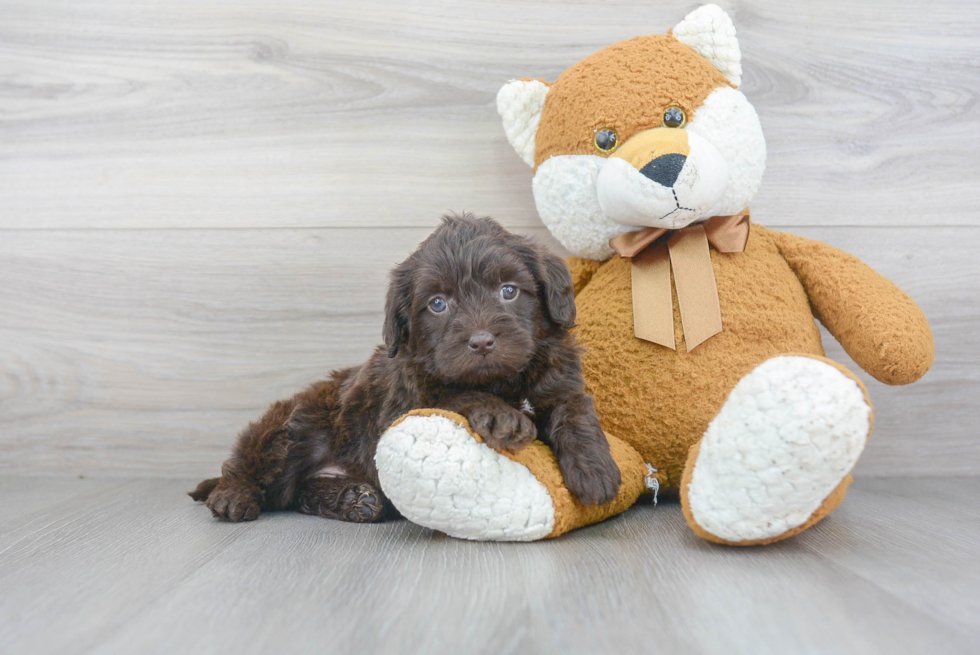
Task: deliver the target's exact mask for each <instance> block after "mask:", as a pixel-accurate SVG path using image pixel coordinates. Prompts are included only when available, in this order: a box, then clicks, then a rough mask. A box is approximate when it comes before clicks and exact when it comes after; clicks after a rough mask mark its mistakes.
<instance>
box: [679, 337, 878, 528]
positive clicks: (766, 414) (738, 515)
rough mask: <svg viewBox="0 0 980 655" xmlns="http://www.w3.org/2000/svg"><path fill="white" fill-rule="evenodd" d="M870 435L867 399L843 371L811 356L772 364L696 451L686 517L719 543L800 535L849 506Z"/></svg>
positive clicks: (684, 498) (735, 394) (685, 485)
mask: <svg viewBox="0 0 980 655" xmlns="http://www.w3.org/2000/svg"><path fill="white" fill-rule="evenodd" d="M870 432H871V403H870V401H869V400H868V397H867V392H866V390H865V388H864V385H863V384H861V382H860V380H858V379H857V378H856V377H854V376H853V375H852V374H851V373H850V372H849V371H847V370H846V369H845V368H844V367H842V366H840V365H838V364H835V363H833V362H831V361H829V360H826V359H823V358H817V357H811V356H806V355H799V356H797V355H786V356H780V357H774V358H772V359H769V360H767V361H766V362H764V363H763V364H761V365H760V366H758V367H757V368H755V369H754V370H753V371H752V372H751V373H749V374H748V375H746V376H745V377H744V378H742V379H741V380H740V381H739V383H738V384H737V385H736V386H735V388H734V389H733V390H732V392H731V394H730V395H729V397H728V400H727V401H726V402H725V405H724V406H723V407H722V409H721V411H720V412H719V413H718V416H717V417H716V418H715V419H714V420H713V421H712V422H711V424H710V425H709V426H708V429H707V430H706V431H705V434H704V437H703V438H702V439H701V442H700V443H699V444H698V445H696V446H695V447H694V448H692V449H691V453H690V455H689V457H688V460H687V466H686V467H685V470H684V477H683V480H682V481H681V502H682V506H683V509H684V515H685V517H686V518H687V521H688V523H689V524H690V526H691V527H692V528H693V529H694V531H695V532H696V533H697V534H698V535H700V536H701V537H703V538H705V539H707V540H709V541H714V542H717V543H725V544H732V545H755V544H763V543H771V542H774V541H779V540H780V539H785V538H786V537H790V536H792V535H794V534H797V533H798V532H801V531H802V530H805V529H806V528H808V527H810V526H811V525H813V524H814V523H816V522H817V521H819V520H820V519H822V518H823V517H824V516H826V515H827V514H829V513H830V512H831V511H832V510H833V509H834V508H836V506H837V505H838V504H839V503H840V502H841V500H843V497H844V492H845V491H846V488H847V484H848V483H849V482H850V475H849V473H850V471H851V469H853V468H854V465H855V464H856V463H857V460H858V457H859V456H860V455H861V452H862V450H864V444H865V442H866V441H867V438H868V435H869V433H870Z"/></svg>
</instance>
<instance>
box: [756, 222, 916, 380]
mask: <svg viewBox="0 0 980 655" xmlns="http://www.w3.org/2000/svg"><path fill="white" fill-rule="evenodd" d="M771 234H772V235H773V237H774V238H775V241H776V245H777V247H778V248H779V251H780V253H781V254H782V256H783V258H784V259H785V260H786V261H787V262H788V263H789V265H790V268H792V269H793V271H794V272H795V273H796V275H797V277H798V278H799V279H800V282H802V283H803V288H804V289H805V290H806V292H807V295H808V296H809V298H810V304H811V306H812V307H813V313H814V315H816V317H817V318H818V319H820V322H821V323H823V324H824V326H825V327H826V328H827V329H828V330H829V331H830V333H831V334H833V335H834V337H835V338H836V339H837V340H838V341H839V342H840V344H841V345H842V346H843V347H844V350H845V351H847V354H848V355H850V356H851V359H853V360H854V361H855V362H856V363H857V364H858V366H860V367H861V368H863V369H864V370H865V371H867V372H868V373H869V374H871V375H872V376H874V378H875V379H877V380H879V381H881V382H884V383H886V384H909V383H912V382H915V381H916V380H918V379H919V378H921V377H922V376H923V375H925V373H926V371H928V370H929V367H930V366H931V365H932V361H933V357H934V354H935V352H934V347H933V341H932V330H930V329H929V322H928V321H927V320H926V317H925V314H923V313H922V310H921V309H919V306H918V305H916V304H915V301H913V300H912V299H911V298H909V297H908V296H907V295H906V294H905V293H904V292H903V291H902V290H901V289H899V288H898V287H897V286H895V284H894V283H893V282H891V281H890V280H889V279H887V278H886V277H884V276H883V275H881V274H879V273H877V272H876V271H874V270H873V269H872V268H871V267H870V266H868V265H867V264H865V263H864V262H862V261H861V260H860V259H858V258H857V257H854V256H853V255H849V254H848V253H846V252H844V251H842V250H838V249H837V248H834V247H832V246H829V245H827V244H825V243H822V242H820V241H813V240H811V239H804V238H803V237H798V236H796V235H793V234H786V233H785V232H771Z"/></svg>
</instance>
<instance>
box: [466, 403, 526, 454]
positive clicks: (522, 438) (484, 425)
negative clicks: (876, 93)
mask: <svg viewBox="0 0 980 655" xmlns="http://www.w3.org/2000/svg"><path fill="white" fill-rule="evenodd" d="M466 418H467V419H468V420H469V422H470V427H472V428H473V430H475V431H476V433H477V434H478V435H480V436H481V437H483V441H485V442H486V444H487V445H488V446H490V447H491V448H503V449H506V450H520V449H521V448H523V447H524V446H526V445H527V444H529V443H531V442H532V441H534V439H535V437H537V436H538V430H537V428H535V427H534V422H533V421H531V419H529V418H528V417H527V416H526V415H525V414H524V413H523V412H520V411H518V410H516V409H514V408H513V407H511V406H510V405H506V404H504V403H503V402H496V403H481V404H479V405H477V406H476V407H474V408H473V409H471V410H470V411H469V415H468V416H467V417H466Z"/></svg>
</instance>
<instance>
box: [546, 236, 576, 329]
mask: <svg viewBox="0 0 980 655" xmlns="http://www.w3.org/2000/svg"><path fill="white" fill-rule="evenodd" d="M537 269H538V272H537V278H538V285H539V286H540V287H541V297H542V298H543V299H544V304H545V308H547V310H548V316H550V317H551V320H552V321H553V322H555V323H556V324H558V325H560V326H562V327H563V328H565V329H569V328H571V327H572V326H573V325H575V287H574V285H573V284H572V275H571V273H569V272H568V267H567V266H565V261H564V260H563V259H561V258H560V257H558V256H556V255H553V254H551V253H550V252H547V251H546V250H544V249H543V248H541V249H539V250H538V266H537Z"/></svg>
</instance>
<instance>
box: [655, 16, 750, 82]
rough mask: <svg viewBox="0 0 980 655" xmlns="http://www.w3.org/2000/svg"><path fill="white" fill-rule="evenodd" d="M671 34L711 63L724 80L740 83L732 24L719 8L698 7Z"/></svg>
mask: <svg viewBox="0 0 980 655" xmlns="http://www.w3.org/2000/svg"><path fill="white" fill-rule="evenodd" d="M671 34H673V35H674V37H675V38H676V39H677V40H678V41H680V42H681V43H683V44H685V45H689V46H691V47H692V48H694V49H695V50H697V51H698V54H699V55H701V56H702V57H704V58H705V59H707V60H708V61H710V62H711V64H712V65H713V66H714V67H715V68H717V69H718V70H719V71H720V72H721V74H722V75H724V76H725V78H726V79H727V80H728V81H729V82H731V83H732V84H734V85H735V86H738V85H739V84H741V83H742V52H741V50H740V49H739V47H738V38H737V36H736V33H735V24H734V23H732V19H731V18H730V17H729V16H728V14H726V13H725V12H724V10H723V9H722V8H721V7H719V6H718V5H703V6H701V7H698V8H697V9H695V10H694V11H692V12H691V13H689V14H688V15H687V16H685V17H684V20H682V21H681V22H679V23H678V24H677V25H676V26H675V27H674V29H673V30H671Z"/></svg>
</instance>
